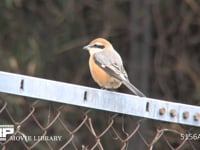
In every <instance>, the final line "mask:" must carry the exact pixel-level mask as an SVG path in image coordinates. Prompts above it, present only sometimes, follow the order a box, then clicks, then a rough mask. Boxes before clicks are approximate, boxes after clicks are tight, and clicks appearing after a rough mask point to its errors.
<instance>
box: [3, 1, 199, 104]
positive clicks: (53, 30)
mask: <svg viewBox="0 0 200 150" xmlns="http://www.w3.org/2000/svg"><path fill="white" fill-rule="evenodd" d="M97 37H104V38H106V39H108V40H109V41H110V42H111V43H112V44H113V46H114V48H115V49H116V50H117V51H118V52H119V53H120V54H121V56H122V58H123V60H124V65H125V68H126V70H127V72H128V74H129V78H130V80H131V82H132V83H133V84H135V85H136V86H137V87H138V88H139V89H140V90H141V91H143V92H144V93H145V94H146V95H148V96H149V97H154V98H162V99H165V100H169V101H178V100H181V102H184V103H190V104H199V100H198V99H199V96H200V1H198V0H183V1H177V0H168V1H164V0H153V1H144V0H142V1H141V0H109V1H103V0H85V1H81V0H67V1H66V0H58V1H54V0H48V1H45V0H34V1H26V0H3V1H2V2H1V4H0V69H1V70H3V71H9V72H15V73H21V74H27V75H32V76H38V77H43V78H49V79H53V80H59V81H64V82H70V83H74V84H80V85H85V86H92V87H98V86H97V85H96V83H94V81H93V80H92V78H91V76H90V74H89V68H88V57H89V54H88V53H87V52H85V51H83V50H82V47H83V46H84V45H86V44H88V43H89V42H90V41H91V40H92V39H94V38H97ZM119 91H122V92H126V93H129V91H128V90H127V89H126V88H125V87H122V88H121V89H120V90H119Z"/></svg>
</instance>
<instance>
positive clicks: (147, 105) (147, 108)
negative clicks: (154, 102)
mask: <svg viewBox="0 0 200 150" xmlns="http://www.w3.org/2000/svg"><path fill="white" fill-rule="evenodd" d="M146 111H148V112H149V102H147V103H146Z"/></svg>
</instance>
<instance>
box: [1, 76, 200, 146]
mask: <svg viewBox="0 0 200 150" xmlns="http://www.w3.org/2000/svg"><path fill="white" fill-rule="evenodd" d="M0 92H1V93H2V94H1V103H0V104H1V105H0V106H1V107H0V121H1V123H4V124H14V126H15V133H14V135H18V136H21V138H23V137H26V138H24V140H20V139H12V137H11V138H9V139H8V140H6V141H1V142H0V143H1V146H2V148H4V149H6V148H8V147H10V146H13V145H16V144H17V145H19V147H20V148H21V147H25V148H27V149H32V148H37V149H40V148H42V147H45V148H48V149H49V148H50V149H59V148H60V149H108V148H109V149H131V148H133V147H134V148H136V149H147V148H148V149H152V148H153V147H155V148H157V149H159V147H160V146H161V147H162V146H163V143H165V145H166V149H180V148H185V149H188V148H189V149H198V148H200V144H199V143H200V142H199V140H200V131H199V129H198V128H197V127H199V126H200V107H199V106H192V105H186V104H180V103H173V102H167V101H162V100H156V99H151V98H140V97H137V96H133V95H128V94H121V93H116V92H111V91H106V90H98V89H93V88H88V87H83V86H78V85H73V84H67V83H62V82H57V81H51V80H46V79H41V78H35V77H30V76H25V75H19V74H13V73H7V72H0ZM3 93H7V94H3ZM16 95H18V96H16ZM38 99H40V100H38ZM41 99H42V100H47V101H42V100H41ZM27 100H28V101H27ZM49 101H51V102H49ZM54 102H56V103H54ZM66 104H67V105H66ZM77 106H78V107H77ZM79 106H81V107H79ZM96 109H97V110H96ZM107 111H109V112H110V113H109V112H107ZM119 114H123V115H119ZM134 116H137V117H134ZM138 117H140V118H138ZM141 117H142V118H150V119H155V120H159V121H165V122H171V123H173V124H171V125H170V126H169V125H168V126H166V125H163V123H161V122H159V123H158V121H156V122H155V121H153V120H147V119H141ZM174 123H178V124H184V125H190V126H191V127H190V126H187V127H183V126H182V125H178V124H174ZM195 126H196V128H195ZM36 135H39V136H40V137H41V136H42V137H46V139H39V138H37V137H38V136H37V137H36ZM53 135H54V136H53ZM55 135H57V136H55ZM59 135H60V136H61V137H62V140H61V141H59ZM28 136H30V139H31V140H29V139H27V137H28ZM34 138H36V139H34ZM47 138H50V139H47ZM51 138H52V139H51ZM53 138H57V139H53ZM139 143H141V144H139ZM159 143H160V144H159ZM161 143H162V144H161ZM139 145H142V146H140V147H139Z"/></svg>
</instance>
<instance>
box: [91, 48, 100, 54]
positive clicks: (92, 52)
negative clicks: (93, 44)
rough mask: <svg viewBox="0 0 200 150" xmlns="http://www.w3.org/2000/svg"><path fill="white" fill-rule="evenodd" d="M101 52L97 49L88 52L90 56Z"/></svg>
mask: <svg viewBox="0 0 200 150" xmlns="http://www.w3.org/2000/svg"><path fill="white" fill-rule="evenodd" d="M101 51H103V50H102V49H99V48H92V49H90V50H89V53H90V55H93V54H95V53H98V52H101Z"/></svg>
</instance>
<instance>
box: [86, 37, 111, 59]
mask: <svg viewBox="0 0 200 150" xmlns="http://www.w3.org/2000/svg"><path fill="white" fill-rule="evenodd" d="M83 49H84V50H88V51H89V53H90V55H91V54H94V53H97V52H101V51H103V50H109V49H113V46H112V44H111V43H110V42H109V41H107V40H106V39H103V38H97V39H94V40H93V41H91V42H90V43H89V44H88V45H86V46H84V47H83Z"/></svg>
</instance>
